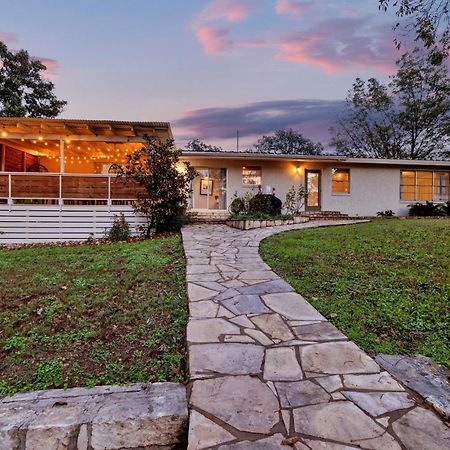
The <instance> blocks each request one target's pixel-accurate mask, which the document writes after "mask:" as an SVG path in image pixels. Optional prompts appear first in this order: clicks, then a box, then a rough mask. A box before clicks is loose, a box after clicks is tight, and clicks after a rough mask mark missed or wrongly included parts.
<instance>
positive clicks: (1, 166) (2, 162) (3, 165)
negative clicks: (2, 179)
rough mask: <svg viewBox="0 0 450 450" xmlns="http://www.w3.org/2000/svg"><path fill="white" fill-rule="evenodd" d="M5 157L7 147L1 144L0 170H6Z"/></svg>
mask: <svg viewBox="0 0 450 450" xmlns="http://www.w3.org/2000/svg"><path fill="white" fill-rule="evenodd" d="M5 159H6V149H5V146H4V145H3V144H0V162H1V165H0V172H4V171H5Z"/></svg>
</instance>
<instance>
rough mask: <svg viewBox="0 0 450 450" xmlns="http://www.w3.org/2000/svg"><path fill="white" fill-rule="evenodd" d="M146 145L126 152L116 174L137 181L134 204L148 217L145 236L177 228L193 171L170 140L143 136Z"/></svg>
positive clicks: (185, 206) (138, 210) (185, 202)
mask: <svg viewBox="0 0 450 450" xmlns="http://www.w3.org/2000/svg"><path fill="white" fill-rule="evenodd" d="M145 140H146V143H145V146H144V147H142V148H141V149H140V150H136V151H135V152H134V153H133V154H131V155H128V159H127V163H126V165H125V167H122V168H121V171H120V173H119V176H122V177H125V179H126V180H130V181H132V182H135V183H137V184H138V185H140V186H141V188H142V190H141V191H140V192H139V193H138V199H137V201H136V202H135V204H134V210H135V212H136V213H138V214H141V215H144V216H145V217H146V218H147V222H148V227H147V236H148V235H149V234H150V232H151V231H152V230H153V229H155V230H156V232H162V231H169V230H177V229H179V228H180V226H181V219H182V217H183V215H184V214H185V212H186V209H187V201H188V195H189V193H190V183H191V181H192V180H193V179H194V178H195V175H196V172H195V169H194V168H193V167H191V165H190V164H189V163H188V162H181V161H180V156H181V152H180V151H179V150H176V149H175V147H174V141H173V140H167V141H161V140H158V139H155V138H149V137H148V136H146V137H145Z"/></svg>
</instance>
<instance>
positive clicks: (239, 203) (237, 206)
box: [230, 197, 245, 214]
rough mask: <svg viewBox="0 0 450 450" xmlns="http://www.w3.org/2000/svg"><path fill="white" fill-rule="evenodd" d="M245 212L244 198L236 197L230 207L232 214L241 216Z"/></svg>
mask: <svg viewBox="0 0 450 450" xmlns="http://www.w3.org/2000/svg"><path fill="white" fill-rule="evenodd" d="M244 211H245V202H244V200H243V199H242V198H240V197H236V198H235V199H234V200H233V201H232V202H231V205H230V212H231V213H232V214H239V213H242V212H244Z"/></svg>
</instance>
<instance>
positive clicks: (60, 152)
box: [59, 139, 64, 173]
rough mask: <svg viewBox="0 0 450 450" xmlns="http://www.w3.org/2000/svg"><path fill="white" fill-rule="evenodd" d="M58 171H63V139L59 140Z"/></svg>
mask: <svg viewBox="0 0 450 450" xmlns="http://www.w3.org/2000/svg"><path fill="white" fill-rule="evenodd" d="M59 172H60V173H64V139H60V140H59Z"/></svg>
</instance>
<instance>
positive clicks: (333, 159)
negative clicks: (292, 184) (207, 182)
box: [182, 151, 450, 168]
mask: <svg viewBox="0 0 450 450" xmlns="http://www.w3.org/2000/svg"><path fill="white" fill-rule="evenodd" d="M182 154H183V157H185V158H186V157H190V158H199V159H238V160H244V161H246V160H260V161H264V160H282V161H290V162H308V161H314V162H325V163H341V164H360V165H363V164H368V165H392V166H439V167H449V168H450V160H445V161H444V160H443V161H436V160H418V159H380V158H348V157H346V156H338V155H336V156H334V155H327V156H325V155H284V154H271V153H254V152H236V151H235V152H189V151H183V152H182Z"/></svg>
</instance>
